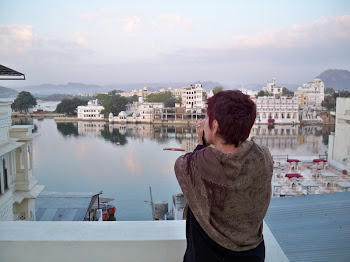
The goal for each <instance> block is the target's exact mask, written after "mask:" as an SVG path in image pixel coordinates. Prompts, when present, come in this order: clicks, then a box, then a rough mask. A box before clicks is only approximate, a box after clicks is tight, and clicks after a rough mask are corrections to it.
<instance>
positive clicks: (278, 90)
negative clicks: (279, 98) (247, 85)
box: [263, 78, 283, 97]
mask: <svg viewBox="0 0 350 262" xmlns="http://www.w3.org/2000/svg"><path fill="white" fill-rule="evenodd" d="M282 89H283V88H282V87H280V86H277V85H276V78H272V80H271V81H268V82H267V83H266V87H263V90H264V91H267V92H269V93H270V94H273V96H274V97H275V96H276V95H282Z"/></svg>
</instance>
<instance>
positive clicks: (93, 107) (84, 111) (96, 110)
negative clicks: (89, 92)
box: [77, 99, 104, 120]
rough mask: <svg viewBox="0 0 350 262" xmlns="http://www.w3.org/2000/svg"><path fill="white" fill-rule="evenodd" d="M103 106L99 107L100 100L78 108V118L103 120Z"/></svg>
mask: <svg viewBox="0 0 350 262" xmlns="http://www.w3.org/2000/svg"><path fill="white" fill-rule="evenodd" d="M103 109H104V107H103V106H101V105H99V103H98V100H97V99H96V100H91V101H89V102H88V104H87V105H86V106H78V108H77V110H78V118H79V119H82V120H103V118H104V116H103V114H101V111H102V110H103Z"/></svg>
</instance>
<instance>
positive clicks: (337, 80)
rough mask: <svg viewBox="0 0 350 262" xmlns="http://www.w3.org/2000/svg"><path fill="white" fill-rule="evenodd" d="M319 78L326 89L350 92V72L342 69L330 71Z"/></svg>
mask: <svg viewBox="0 0 350 262" xmlns="http://www.w3.org/2000/svg"><path fill="white" fill-rule="evenodd" d="M317 78H319V79H321V80H322V81H323V83H324V86H325V88H327V87H332V88H334V89H335V90H346V89H347V90H350V71H348V70H341V69H328V70H326V71H324V72H322V73H321V74H320V75H319V76H317Z"/></svg>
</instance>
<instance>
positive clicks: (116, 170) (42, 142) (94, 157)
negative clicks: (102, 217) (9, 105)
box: [13, 118, 334, 221]
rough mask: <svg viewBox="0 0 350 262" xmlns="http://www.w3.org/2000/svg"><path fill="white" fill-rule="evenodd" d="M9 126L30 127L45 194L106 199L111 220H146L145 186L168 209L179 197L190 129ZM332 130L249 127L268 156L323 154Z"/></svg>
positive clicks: (50, 123) (191, 141)
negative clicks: (178, 169)
mask: <svg viewBox="0 0 350 262" xmlns="http://www.w3.org/2000/svg"><path fill="white" fill-rule="evenodd" d="M13 124H33V125H34V126H35V132H37V133H38V134H40V136H39V137H38V138H35V140H34V148H33V162H34V163H33V167H34V174H35V176H36V178H37V180H39V184H41V185H45V186H46V187H45V189H44V190H46V191H57V192H93V193H98V192H99V191H101V190H103V194H102V196H103V197H112V198H114V199H115V201H114V204H115V206H116V208H117V211H116V218H117V220H119V221H121V220H151V219H152V213H151V207H150V204H149V203H148V202H144V201H149V200H150V194H149V186H152V192H153V200H154V201H155V202H156V201H160V200H165V201H168V203H169V209H170V208H171V198H172V195H173V194H177V193H180V192H181V189H180V187H179V185H178V183H177V180H176V178H175V175H174V169H173V167H174V163H175V160H176V159H177V158H178V157H179V156H180V155H182V154H184V152H176V151H164V150H163V148H166V147H175V148H183V149H185V150H187V151H192V150H193V149H194V147H195V146H196V130H195V127H189V126H186V125H184V126H178V125H177V126H161V125H148V124H130V125H129V124H128V125H118V124H114V125H108V124H106V123H105V122H91V123H89V122H83V121H79V122H74V123H56V122H55V121H54V120H53V119H47V118H46V119H43V120H39V119H26V118H13ZM333 131H334V126H306V127H301V126H275V127H274V128H271V127H270V128H269V127H268V126H257V127H256V126H254V130H253V132H252V134H253V136H254V138H253V139H254V141H256V142H257V143H258V144H261V145H265V146H268V147H269V148H270V151H271V153H272V154H273V155H286V154H288V155H289V156H290V157H292V156H296V157H297V156H318V155H319V154H325V151H326V150H327V144H328V135H329V134H330V132H333Z"/></svg>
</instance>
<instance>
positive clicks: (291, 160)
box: [287, 159, 300, 163]
mask: <svg viewBox="0 0 350 262" xmlns="http://www.w3.org/2000/svg"><path fill="white" fill-rule="evenodd" d="M287 162H288V163H291V162H300V160H298V159H287Z"/></svg>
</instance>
